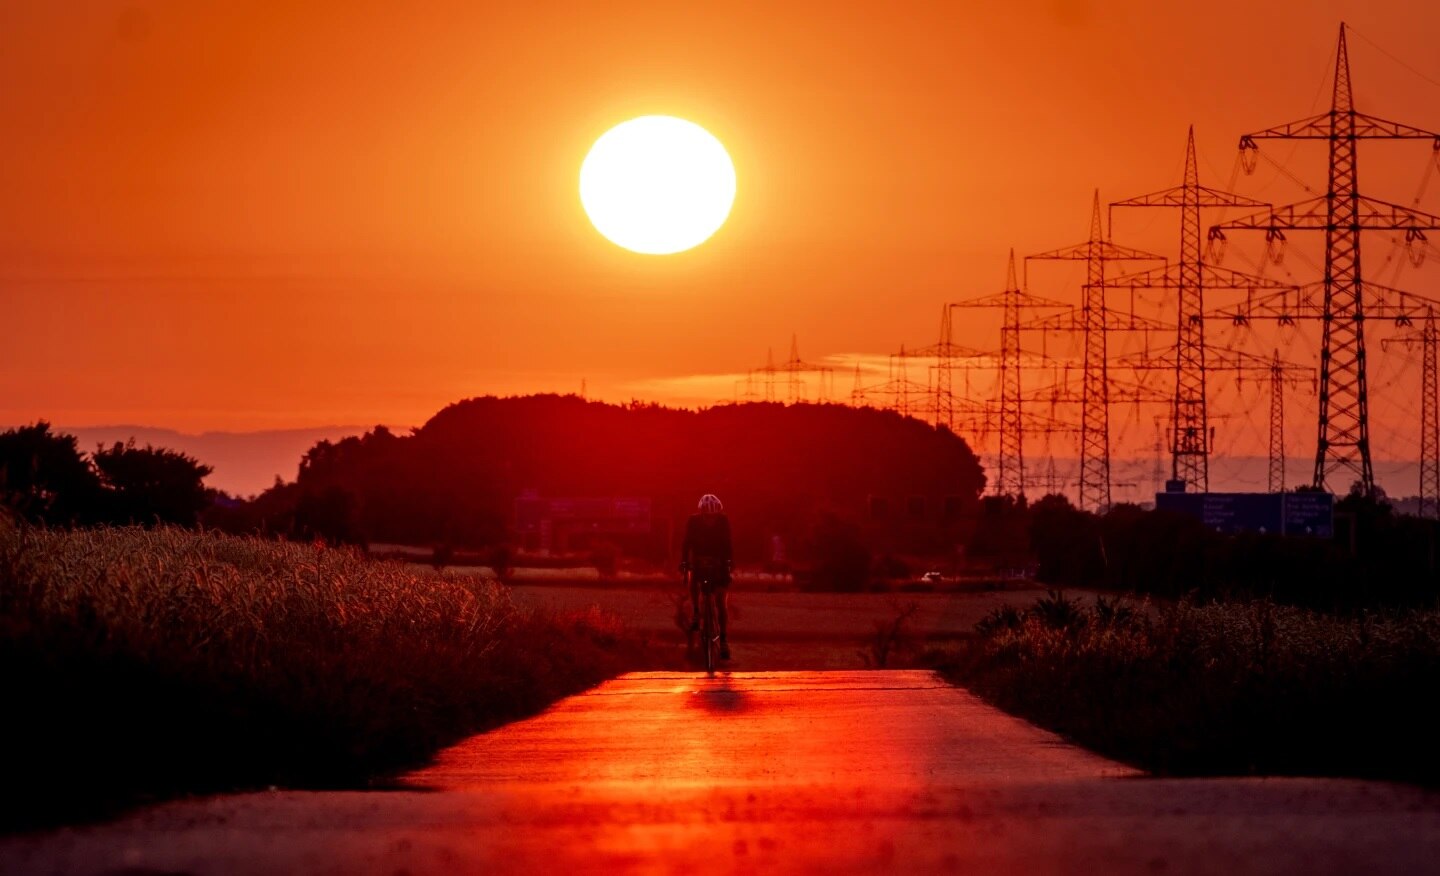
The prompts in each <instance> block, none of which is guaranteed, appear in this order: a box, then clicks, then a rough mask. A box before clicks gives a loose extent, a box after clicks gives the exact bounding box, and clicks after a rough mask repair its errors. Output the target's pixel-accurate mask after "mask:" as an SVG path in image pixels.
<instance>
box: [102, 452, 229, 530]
mask: <svg viewBox="0 0 1440 876" xmlns="http://www.w3.org/2000/svg"><path fill="white" fill-rule="evenodd" d="M91 459H92V460H93V461H94V464H95V468H96V470H97V471H99V473H100V477H101V478H102V480H103V481H104V484H105V486H106V488H107V489H106V493H105V500H104V505H105V506H106V507H105V508H104V509H103V511H102V516H103V518H104V519H105V520H106V521H107V522H109V523H120V524H125V523H138V524H141V525H144V526H153V525H155V524H157V523H173V524H177V525H180V526H194V525H195V523H196V521H197V520H198V519H199V517H200V512H201V511H203V510H205V508H206V506H208V505H209V504H210V503H211V500H212V496H211V493H210V491H209V490H207V489H206V488H205V483H204V480H205V477H206V476H207V475H209V474H210V473H211V472H212V471H214V469H212V468H211V467H210V466H208V465H203V464H202V463H201V462H200V461H199V460H197V459H195V458H194V457H191V456H187V455H186V454H184V453H180V452H177V451H174V450H166V449H164V448H159V447H151V446H149V445H148V444H147V445H146V446H144V447H136V446H135V442H134V441H130V442H128V443H125V444H121V443H119V442H116V443H115V444H114V445H113V446H111V447H108V448H101V449H99V450H97V451H95V453H94V455H93V456H92V457H91Z"/></svg>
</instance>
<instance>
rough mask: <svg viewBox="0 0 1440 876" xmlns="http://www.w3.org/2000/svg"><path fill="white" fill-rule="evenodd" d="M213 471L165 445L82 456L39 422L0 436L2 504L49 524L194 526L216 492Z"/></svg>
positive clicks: (71, 439)
mask: <svg viewBox="0 0 1440 876" xmlns="http://www.w3.org/2000/svg"><path fill="white" fill-rule="evenodd" d="M212 471H213V469H211V467H210V466H208V465H205V464H203V463H201V462H200V461H199V460H197V459H195V458H193V457H191V456H187V455H186V454H184V453H179V452H177V451H174V450H167V449H165V448H163V447H151V446H150V445H148V444H147V445H146V446H144V447H137V446H136V445H135V442H134V441H133V440H132V441H129V442H124V443H120V442H117V443H115V444H112V445H110V446H101V447H97V448H96V449H95V450H93V451H91V452H88V453H86V452H82V451H81V450H80V448H79V445H78V442H77V440H76V438H75V436H74V435H66V434H63V433H59V432H55V431H53V430H52V429H51V426H50V424H49V423H47V422H45V421H44V420H41V421H39V422H37V423H34V424H33V425H28V426H20V427H17V428H14V429H9V430H6V431H4V432H0V504H3V506H4V507H5V508H8V509H9V510H10V512H11V513H12V514H14V515H16V516H17V517H18V518H20V519H22V520H25V521H28V522H30V523H38V524H45V525H48V526H87V525H98V524H140V525H146V526H152V525H155V524H162V523H168V524H176V525H179V526H194V525H196V524H197V523H198V522H199V521H200V517H201V515H202V514H203V513H204V512H205V511H206V510H207V509H208V508H209V507H210V506H211V504H212V502H213V500H214V498H215V495H216V494H215V493H214V491H212V490H209V489H207V488H206V487H205V484H204V480H205V477H206V476H207V475H209V474H210V473H211V472H212Z"/></svg>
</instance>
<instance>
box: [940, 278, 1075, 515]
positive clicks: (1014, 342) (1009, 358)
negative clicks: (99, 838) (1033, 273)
mask: <svg viewBox="0 0 1440 876" xmlns="http://www.w3.org/2000/svg"><path fill="white" fill-rule="evenodd" d="M950 306H951V307H953V308H957V309H968V308H999V309H1000V310H1001V312H1002V320H1001V323H1000V379H999V384H1000V387H999V389H1000V456H999V459H998V461H997V463H996V472H995V475H996V476H995V491H996V493H997V494H999V495H1005V496H1021V495H1024V493H1025V437H1024V436H1025V420H1024V415H1023V410H1022V401H1021V394H1022V392H1023V391H1024V386H1023V383H1024V381H1023V380H1022V378H1021V373H1022V368H1023V367H1024V366H1023V363H1022V362H1021V357H1022V354H1023V351H1022V349H1021V345H1020V332H1021V330H1022V327H1023V320H1022V318H1021V314H1022V313H1023V312H1024V311H1026V310H1043V309H1052V308H1056V309H1063V308H1067V307H1069V305H1067V304H1062V303H1061V302H1059V301H1052V300H1050V299H1049V298H1042V297H1040V296H1038V295H1031V294H1030V293H1029V292H1026V291H1023V290H1022V289H1021V288H1020V281H1019V278H1018V276H1017V275H1016V273H1015V250H1013V249H1012V250H1010V261H1009V263H1008V265H1007V267H1006V273H1005V289H1004V291H1002V292H1000V293H999V294H996V295H983V296H980V297H978V298H971V299H967V300H965V301H957V302H954V303H952V304H951V305H950Z"/></svg>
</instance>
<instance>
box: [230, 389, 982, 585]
mask: <svg viewBox="0 0 1440 876" xmlns="http://www.w3.org/2000/svg"><path fill="white" fill-rule="evenodd" d="M983 485H984V475H983V474H982V472H981V469H980V465H979V462H978V460H977V459H976V458H975V455H974V453H972V452H971V450H970V448H969V447H968V446H967V445H966V444H965V442H964V441H963V440H961V439H960V438H958V437H956V436H955V435H953V434H951V433H950V432H949V431H948V430H937V429H935V428H933V427H931V426H928V425H926V424H925V423H922V422H920V421H918V420H913V419H908V418H905V417H901V416H899V415H897V414H894V413H890V412H884V411H876V410H868V409H857V408H851V407H846V406H841V405H804V404H802V405H789V406H785V405H779V404H744V405H726V406H721V407H715V408H710V409H708V410H703V411H686V410H674V409H670V408H665V407H661V406H658V405H649V404H631V405H626V406H621V405H610V404H602V403H597V402H587V401H585V400H584V399H581V398H578V397H575V396H554V395H538V396H525V397H519V398H504V399H501V398H493V397H485V398H478V399H470V400H467V401H462V402H459V403H456V404H453V405H451V406H449V407H447V408H445V409H444V410H442V411H440V412H439V413H438V414H436V415H435V416H434V417H433V418H431V420H430V421H429V422H428V423H426V424H425V425H424V426H422V427H421V428H419V429H416V430H414V431H413V432H412V433H411V434H409V435H396V434H394V433H392V432H390V431H389V430H387V429H385V428H384V427H377V428H376V429H374V430H373V431H371V432H369V433H366V434H365V435H363V436H357V437H351V438H345V439H343V440H341V441H336V442H329V441H322V442H320V443H319V444H317V445H315V446H314V447H313V448H311V449H310V450H309V451H308V452H307V453H306V454H305V457H304V459H303V460H302V462H301V465H300V473H299V477H298V480H297V482H296V486H295V490H294V491H293V492H289V493H288V495H285V492H286V490H287V488H283V487H277V488H276V489H275V490H272V491H270V493H267V495H265V496H262V497H260V501H261V502H266V501H268V502H269V503H270V510H269V511H268V512H267V514H266V516H265V517H264V519H263V520H262V521H261V522H259V523H258V524H257V528H261V529H265V530H268V531H283V530H284V528H285V527H284V525H283V520H282V519H281V518H283V516H284V515H286V514H290V515H294V516H295V517H294V519H295V524H294V526H293V527H292V529H294V530H297V531H298V530H299V529H300V528H301V526H302V525H303V526H304V527H307V528H308V530H310V531H317V527H316V526H315V524H314V520H313V518H314V511H315V508H314V504H313V503H314V502H315V501H316V500H315V499H314V498H313V497H315V496H319V495H322V494H324V493H325V492H326V491H328V490H331V489H335V488H340V489H343V490H345V491H347V492H348V493H349V495H350V496H351V497H352V499H353V504H352V506H351V512H352V514H353V520H354V524H355V527H356V537H357V538H361V539H364V540H367V541H372V542H396V543H402V544H428V545H433V544H437V543H446V544H451V545H453V546H455V547H456V548H465V549H478V548H481V547H485V546H487V545H496V544H500V543H504V542H506V541H507V540H509V539H510V538H511V531H510V526H511V524H510V518H511V516H512V513H513V508H514V500H515V498H516V497H517V496H519V495H520V494H521V493H522V492H523V491H525V490H533V491H535V492H536V493H538V494H539V495H541V496H550V497H566V496H641V497H647V498H649V499H651V502H652V508H653V513H654V516H655V519H656V521H657V523H656V530H655V532H654V533H653V534H652V535H651V536H650V541H649V542H648V545H644V546H640V547H638V548H637V546H636V545H634V544H628V543H627V544H626V545H624V549H625V551H626V553H627V554H631V553H633V552H635V551H636V550H646V551H648V556H649V557H650V558H651V559H654V560H660V559H664V558H665V556H666V554H667V552H669V551H670V550H672V547H673V546H672V545H670V544H669V543H668V541H667V538H666V535H667V533H666V530H665V527H664V521H666V520H669V521H672V523H675V525H678V522H680V521H683V520H684V518H685V517H686V516H687V515H688V514H689V513H690V512H691V511H692V510H693V508H694V503H695V500H696V498H697V497H698V496H700V495H701V494H703V493H707V492H712V493H716V494H719V495H720V496H721V497H722V498H723V500H724V501H725V503H726V506H727V509H728V510H730V511H731V512H732V513H731V519H732V523H733V526H734V539H735V552H736V558H737V560H738V561H741V562H752V563H753V562H760V561H762V560H764V559H766V558H768V556H769V552H770V548H771V541H772V539H773V538H774V537H775V536H777V535H778V536H780V537H781V538H782V539H783V541H784V543H786V544H790V545H796V546H800V547H802V548H803V546H804V545H807V544H811V543H813V542H812V539H811V536H812V535H813V534H814V529H815V527H816V525H817V521H819V520H820V516H821V514H822V513H832V514H835V515H836V516H837V517H839V518H841V519H844V520H847V521H850V523H852V524H853V525H854V526H855V527H856V529H855V531H854V532H853V533H852V534H853V535H854V536H855V539H856V541H857V542H858V543H859V544H860V546H861V547H862V548H863V549H865V551H866V553H867V556H868V552H869V551H871V550H873V551H877V552H891V553H910V552H919V551H924V550H935V551H940V552H946V553H948V552H949V551H950V550H951V549H952V548H953V545H954V544H955V543H956V542H958V541H963V539H964V536H965V534H966V532H965V528H966V527H968V525H969V523H968V521H969V520H971V519H973V513H974V509H975V503H976V498H977V496H978V495H979V492H980V490H981V489H982V487H983ZM271 494H273V495H271ZM874 495H880V496H886V497H889V498H890V499H891V503H890V504H891V507H894V508H903V507H906V503H907V502H908V501H909V500H911V499H921V500H922V501H920V502H917V503H914V505H915V507H917V508H919V509H920V510H922V511H923V512H924V516H923V517H922V518H915V517H911V516H909V515H908V514H905V515H901V514H899V513H898V512H897V514H896V516H895V518H894V519H864V518H865V515H866V512H867V504H866V503H867V497H869V496H874ZM302 501H304V502H308V503H310V504H308V505H307V506H306V507H307V510H306V512H305V514H304V515H300V514H299V509H300V503H301V502H302ZM327 507H328V506H327ZM946 508H948V509H949V511H950V513H948V514H947V513H942V509H946ZM302 517H303V518H304V519H300V518H302ZM862 521H863V523H862ZM676 532H678V530H677V531H672V532H671V533H670V535H671V536H672V537H674V538H677V539H678V535H677V534H676ZM326 537H328V536H326ZM604 537H605V538H607V539H609V538H612V536H609V535H606V536H604ZM795 553H796V556H795V558H794V559H795V561H796V563H797V564H804V563H806V562H808V561H811V560H812V559H813V560H814V561H816V562H819V561H820V560H821V558H820V557H818V556H817V557H814V558H811V557H808V556H803V555H802V554H803V550H797V551H796V552H795ZM852 553H853V554H854V555H855V556H858V555H859V552H858V551H854V552H852ZM867 571H868V564H867V565H866V566H862V567H861V569H860V571H859V575H860V577H861V579H862V584H863V578H864V576H865V574H866V573H867ZM827 574H828V573H827Z"/></svg>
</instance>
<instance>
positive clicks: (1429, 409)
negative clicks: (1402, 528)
mask: <svg viewBox="0 0 1440 876" xmlns="http://www.w3.org/2000/svg"><path fill="white" fill-rule="evenodd" d="M1391 344H1400V345H1402V346H1404V347H1406V348H1407V349H1408V348H1414V347H1417V346H1418V347H1419V348H1420V353H1421V360H1420V361H1421V367H1420V516H1421V517H1440V407H1437V404H1440V398H1437V395H1440V375H1437V372H1436V358H1437V357H1436V351H1437V348H1440V332H1437V330H1436V327H1435V311H1434V309H1433V308H1432V309H1431V310H1430V311H1429V312H1428V313H1427V314H1426V315H1425V325H1424V326H1423V327H1422V328H1421V329H1420V331H1418V332H1410V333H1409V334H1404V335H1399V336H1398V337H1393V338H1386V339H1385V340H1383V341H1381V342H1380V346H1381V347H1382V348H1386V347H1389V346H1390V345H1391Z"/></svg>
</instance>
